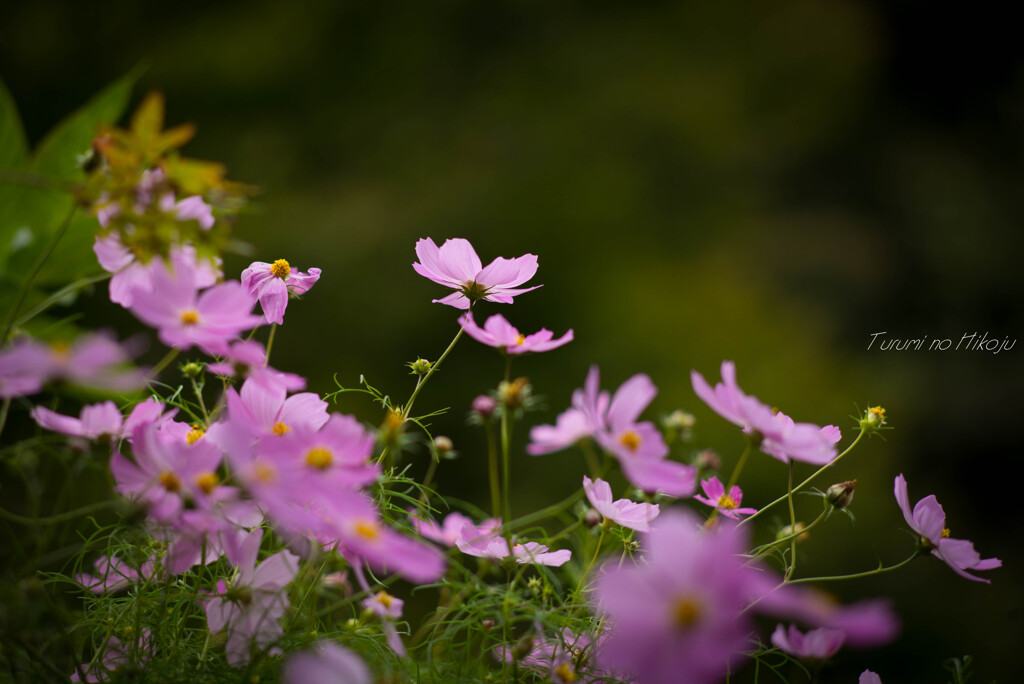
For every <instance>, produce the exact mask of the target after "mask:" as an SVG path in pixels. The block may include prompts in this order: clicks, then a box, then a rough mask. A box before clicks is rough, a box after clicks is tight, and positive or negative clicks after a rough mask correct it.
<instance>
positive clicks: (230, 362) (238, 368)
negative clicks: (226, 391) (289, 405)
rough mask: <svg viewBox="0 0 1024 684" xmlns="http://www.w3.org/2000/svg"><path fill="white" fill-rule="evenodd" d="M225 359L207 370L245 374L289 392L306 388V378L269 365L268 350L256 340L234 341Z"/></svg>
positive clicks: (217, 372) (224, 374) (265, 385)
mask: <svg viewBox="0 0 1024 684" xmlns="http://www.w3.org/2000/svg"><path fill="white" fill-rule="evenodd" d="M222 356H223V357H224V360H223V361H216V362H214V363H211V364H208V365H207V366H206V370H207V371H209V372H210V373H213V374H215V375H219V376H221V377H225V378H236V377H240V376H244V377H246V378H251V379H252V380H254V381H255V382H258V383H259V384H261V385H263V386H264V387H267V388H274V387H281V388H282V389H284V390H286V391H288V392H298V391H299V390H303V389H306V379H305V378H303V377H302V376H299V375H296V374H295V373H285V372H282V371H279V370H277V369H274V368H271V367H270V366H268V365H267V352H266V350H265V349H264V347H263V345H262V344H260V343H259V342H257V341H256V340H239V341H238V342H234V343H233V344H232V345H231V346H230V347H229V348H228V349H227V351H225V352H224V354H223V355H222Z"/></svg>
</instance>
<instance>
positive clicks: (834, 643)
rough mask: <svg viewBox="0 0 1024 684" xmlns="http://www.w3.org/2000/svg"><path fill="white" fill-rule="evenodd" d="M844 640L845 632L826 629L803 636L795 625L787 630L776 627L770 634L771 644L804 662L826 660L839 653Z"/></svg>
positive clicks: (819, 629) (814, 630) (780, 626)
mask: <svg viewBox="0 0 1024 684" xmlns="http://www.w3.org/2000/svg"><path fill="white" fill-rule="evenodd" d="M845 640H846V633H845V632H843V631H842V630H840V629H828V628H827V627H819V628H818V629H812V630H811V631H809V632H807V633H806V634H804V633H803V632H801V631H800V630H799V629H797V626H796V625H790V626H789V628H788V629H787V628H786V627H783V626H782V625H778V626H777V627H776V628H775V631H774V632H772V643H773V644H775V645H776V646H778V647H779V648H780V649H782V650H783V651H784V652H786V653H788V654H789V655H791V656H795V657H797V658H802V659H805V660H828V659H829V658H831V657H832V656H834V655H835V654H836V653H837V652H838V651H839V649H840V648H841V647H842V645H843V642H844V641H845Z"/></svg>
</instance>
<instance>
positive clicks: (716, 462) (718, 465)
mask: <svg viewBox="0 0 1024 684" xmlns="http://www.w3.org/2000/svg"><path fill="white" fill-rule="evenodd" d="M693 464H694V465H695V466H697V468H699V469H700V470H721V469H722V459H721V458H719V457H718V454H716V453H715V452H714V450H712V449H705V450H704V451H702V452H700V453H699V454H697V458H695V459H694V461H693Z"/></svg>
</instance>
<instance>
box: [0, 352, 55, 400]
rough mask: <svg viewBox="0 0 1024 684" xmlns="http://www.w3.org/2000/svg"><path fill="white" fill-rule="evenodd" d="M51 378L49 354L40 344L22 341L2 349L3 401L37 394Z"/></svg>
mask: <svg viewBox="0 0 1024 684" xmlns="http://www.w3.org/2000/svg"><path fill="white" fill-rule="evenodd" d="M49 377H50V354H49V351H48V350H47V348H46V347H45V346H44V345H42V344H40V343H39V342H36V341H35V340H29V339H22V340H18V341H17V342H14V343H13V344H11V345H9V346H7V347H5V348H4V349H0V399H10V398H12V397H24V396H28V395H30V394H35V393H36V392H38V391H39V390H41V389H42V388H43V385H44V384H46V381H47V380H48V379H49Z"/></svg>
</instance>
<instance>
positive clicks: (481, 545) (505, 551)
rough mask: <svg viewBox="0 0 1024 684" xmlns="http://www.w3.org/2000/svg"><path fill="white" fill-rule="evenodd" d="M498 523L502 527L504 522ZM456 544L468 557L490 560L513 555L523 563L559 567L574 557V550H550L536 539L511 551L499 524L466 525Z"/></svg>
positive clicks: (517, 545)
mask: <svg viewBox="0 0 1024 684" xmlns="http://www.w3.org/2000/svg"><path fill="white" fill-rule="evenodd" d="M496 522H497V523H498V526H499V527H500V525H501V522H500V521H496ZM455 545H456V546H457V547H458V548H459V551H462V552H463V553H464V554H466V555H469V556H476V557H477V558H489V559H491V560H502V559H504V558H508V557H509V556H511V557H513V558H515V560H516V562H517V563H520V564H528V563H533V564H537V565H550V566H552V567H559V566H562V565H565V564H566V563H568V562H569V560H570V559H571V558H572V552H571V551H569V550H568V549H560V550H558V551H549V550H548V547H547V546H544V545H543V544H538V543H537V542H526V543H524V544H513V545H512V551H511V552H509V548H508V542H507V541H505V538H504V537H502V536H501V534H500V531H499V529H498V528H497V527H496V528H493V529H488V528H487V527H485V526H481V527H475V526H473V525H465V526H463V528H462V531H461V532H460V533H459V537H458V539H457V540H456V542H455Z"/></svg>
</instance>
